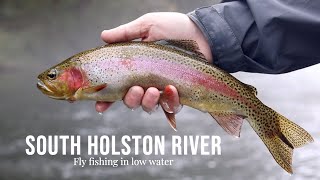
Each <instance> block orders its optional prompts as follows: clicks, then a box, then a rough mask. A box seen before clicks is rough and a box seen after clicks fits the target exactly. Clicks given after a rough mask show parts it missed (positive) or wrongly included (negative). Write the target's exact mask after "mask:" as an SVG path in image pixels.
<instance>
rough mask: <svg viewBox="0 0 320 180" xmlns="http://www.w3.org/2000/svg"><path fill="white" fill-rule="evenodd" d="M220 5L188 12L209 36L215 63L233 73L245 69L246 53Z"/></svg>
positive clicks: (207, 36) (206, 35)
mask: <svg viewBox="0 0 320 180" xmlns="http://www.w3.org/2000/svg"><path fill="white" fill-rule="evenodd" d="M218 11H219V5H214V6H210V7H202V8H198V9H196V10H194V11H193V12H190V13H188V14H187V15H188V16H189V18H190V19H191V20H192V21H193V22H194V23H195V24H196V25H197V26H198V27H199V28H200V29H201V31H202V33H203V34H204V35H205V37H206V38H207V40H208V42H209V45H210V48H211V52H212V56H213V64H214V65H216V66H218V67H220V68H221V69H223V70H225V71H227V72H229V73H232V72H237V71H239V70H240V69H243V68H242V66H244V54H243V51H242V49H241V45H240V43H239V41H238V39H237V38H236V36H235V34H234V33H233V31H232V29H231V28H230V26H229V24H228V23H227V22H226V20H225V19H224V18H222V17H221V16H220V14H219V12H218Z"/></svg>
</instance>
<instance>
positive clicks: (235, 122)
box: [209, 111, 246, 137]
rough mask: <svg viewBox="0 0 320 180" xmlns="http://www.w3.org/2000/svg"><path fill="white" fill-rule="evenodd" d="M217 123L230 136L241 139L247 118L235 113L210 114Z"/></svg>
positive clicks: (218, 112)
mask: <svg viewBox="0 0 320 180" xmlns="http://www.w3.org/2000/svg"><path fill="white" fill-rule="evenodd" d="M209 114H210V115H211V116H212V117H213V118H214V119H215V120H216V121H217V123H218V124H219V125H220V126H221V127H222V128H223V129H224V130H225V131H226V132H227V133H228V134H230V135H232V136H236V137H240V131H241V126H242V123H243V119H245V118H246V116H243V115H239V114H236V113H235V112H220V111H217V112H209Z"/></svg>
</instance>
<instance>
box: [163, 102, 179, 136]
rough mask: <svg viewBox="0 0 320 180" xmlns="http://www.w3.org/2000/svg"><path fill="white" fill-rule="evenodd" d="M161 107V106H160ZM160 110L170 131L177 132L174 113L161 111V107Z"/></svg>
mask: <svg viewBox="0 0 320 180" xmlns="http://www.w3.org/2000/svg"><path fill="white" fill-rule="evenodd" d="M161 107H162V106H161ZM162 110H163V112H164V114H165V115H166V117H167V120H168V123H169V124H170V126H171V127H172V129H173V130H174V131H177V123H176V117H175V114H174V113H168V112H167V111H166V110H164V109H163V107H162Z"/></svg>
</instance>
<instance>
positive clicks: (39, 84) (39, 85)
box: [37, 79, 64, 99]
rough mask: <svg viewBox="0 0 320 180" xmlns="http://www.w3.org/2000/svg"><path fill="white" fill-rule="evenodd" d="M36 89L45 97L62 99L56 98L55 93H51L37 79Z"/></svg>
mask: <svg viewBox="0 0 320 180" xmlns="http://www.w3.org/2000/svg"><path fill="white" fill-rule="evenodd" d="M37 88H38V89H39V90H40V91H41V92H42V93H43V94H45V95H47V96H49V97H50V98H53V99H64V98H63V97H60V96H56V93H55V92H53V91H52V90H51V89H50V88H49V87H48V86H47V85H46V84H45V83H44V82H43V81H41V80H40V79H38V83H37Z"/></svg>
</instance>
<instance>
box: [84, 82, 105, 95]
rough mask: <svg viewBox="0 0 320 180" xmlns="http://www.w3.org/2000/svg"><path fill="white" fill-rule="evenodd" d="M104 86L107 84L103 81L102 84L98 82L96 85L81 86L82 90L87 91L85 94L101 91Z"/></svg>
mask: <svg viewBox="0 0 320 180" xmlns="http://www.w3.org/2000/svg"><path fill="white" fill-rule="evenodd" d="M106 87H107V84H106V83H103V84H99V85H97V86H90V87H87V88H83V89H82V92H84V93H87V94H92V93H95V92H98V91H101V90H102V89H104V88H106Z"/></svg>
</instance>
